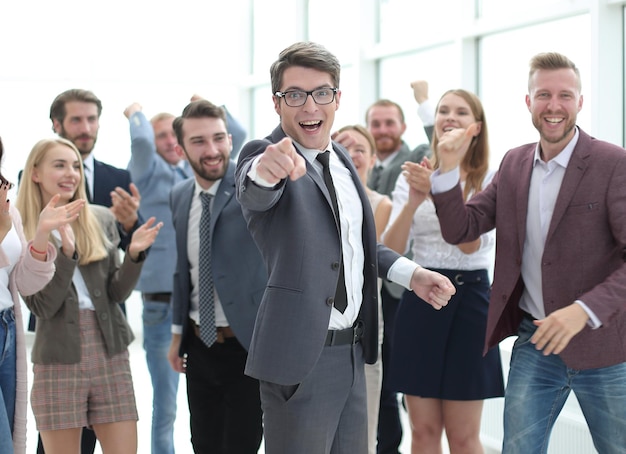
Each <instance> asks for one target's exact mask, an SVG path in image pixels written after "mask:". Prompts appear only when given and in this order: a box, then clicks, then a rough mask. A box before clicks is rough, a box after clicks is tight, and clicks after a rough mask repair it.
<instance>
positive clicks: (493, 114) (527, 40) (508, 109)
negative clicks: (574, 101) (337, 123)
mask: <svg viewBox="0 0 626 454" xmlns="http://www.w3.org/2000/svg"><path fill="white" fill-rule="evenodd" d="M590 41H591V32H590V26H589V15H587V14H585V15H581V16H575V17H572V18H568V19H563V20H559V21H553V22H549V23H545V24H539V25H535V26H531V27H525V28H520V29H517V30H512V31H508V32H504V33H498V34H494V35H490V36H486V37H484V38H483V39H482V40H481V42H480V49H481V50H480V54H481V59H480V79H479V81H480V89H479V92H480V98H481V100H482V102H483V105H484V107H485V115H486V117H487V119H488V122H489V136H490V144H491V163H492V167H496V166H497V165H498V164H499V162H500V159H501V158H502V156H503V155H504V153H505V152H506V151H507V150H509V149H511V148H513V147H516V146H518V145H522V144H524V143H528V142H536V141H537V138H538V135H537V132H536V130H535V129H534V127H533V125H532V122H531V119H530V113H529V112H528V108H527V107H526V103H525V96H526V94H527V93H528V63H529V61H530V59H531V58H532V57H533V56H534V55H535V54H537V53H539V52H546V51H556V52H560V53H562V54H564V55H566V56H567V57H569V58H570V59H571V60H572V61H573V62H574V63H575V64H576V66H578V68H579V69H580V73H581V79H582V86H583V91H582V92H583V99H584V104H583V109H582V110H581V112H580V113H579V114H578V122H577V123H578V124H579V125H580V126H581V128H583V129H585V130H586V131H590V129H591V110H592V109H593V99H591V97H590V96H588V93H589V91H586V90H585V87H587V88H588V89H589V87H590V86H591V80H590V62H591V49H590Z"/></svg>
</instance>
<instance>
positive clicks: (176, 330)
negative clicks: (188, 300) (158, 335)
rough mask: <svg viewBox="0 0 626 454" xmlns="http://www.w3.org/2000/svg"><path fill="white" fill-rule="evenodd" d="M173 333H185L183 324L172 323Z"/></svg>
mask: <svg viewBox="0 0 626 454" xmlns="http://www.w3.org/2000/svg"><path fill="white" fill-rule="evenodd" d="M172 334H183V326H182V325H172Z"/></svg>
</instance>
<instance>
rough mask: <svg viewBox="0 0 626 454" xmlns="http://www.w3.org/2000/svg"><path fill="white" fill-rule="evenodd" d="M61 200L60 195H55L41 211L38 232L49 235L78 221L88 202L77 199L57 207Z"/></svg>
mask: <svg viewBox="0 0 626 454" xmlns="http://www.w3.org/2000/svg"><path fill="white" fill-rule="evenodd" d="M60 198H61V196H60V194H56V195H54V196H53V197H52V198H51V199H50V201H49V202H48V204H47V205H46V206H45V207H44V208H43V210H41V213H40V214H39V223H38V224H37V230H38V231H41V232H42V233H44V234H46V235H48V234H50V232H52V231H53V230H57V229H59V228H60V227H62V226H64V225H67V224H71V223H72V222H74V221H75V220H76V219H78V216H79V214H80V211H81V210H82V209H83V207H84V206H85V203H86V201H85V200H84V199H77V200H74V201H72V202H70V203H68V204H66V205H61V206H56V204H57V203H58V202H59V199H60Z"/></svg>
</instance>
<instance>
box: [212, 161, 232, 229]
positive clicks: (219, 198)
mask: <svg viewBox="0 0 626 454" xmlns="http://www.w3.org/2000/svg"><path fill="white" fill-rule="evenodd" d="M234 194H235V163H234V162H233V161H230V162H229V163H228V168H227V169H226V173H225V174H224V177H223V178H222V181H220V185H219V187H218V188H217V192H216V193H215V200H213V207H212V208H211V232H213V227H215V223H216V222H217V219H218V218H219V216H220V214H221V212H222V210H223V209H224V207H225V206H226V204H227V203H228V201H229V200H230V199H231V198H232V197H233V196H234Z"/></svg>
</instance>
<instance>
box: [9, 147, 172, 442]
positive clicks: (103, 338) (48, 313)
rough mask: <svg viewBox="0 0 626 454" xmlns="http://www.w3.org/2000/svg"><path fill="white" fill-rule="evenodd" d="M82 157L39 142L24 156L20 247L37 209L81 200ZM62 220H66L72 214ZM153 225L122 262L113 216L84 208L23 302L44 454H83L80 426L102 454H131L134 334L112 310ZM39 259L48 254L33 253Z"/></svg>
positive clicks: (59, 232) (58, 236)
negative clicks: (31, 329) (47, 272)
mask: <svg viewBox="0 0 626 454" xmlns="http://www.w3.org/2000/svg"><path fill="white" fill-rule="evenodd" d="M83 178H84V175H83V168H82V162H81V157H80V153H79V152H78V150H77V149H76V147H75V146H74V144H72V143H71V142H69V141H67V140H65V139H61V138H55V139H44V140H41V141H39V142H37V143H36V144H35V146H34V147H33V149H32V151H31V152H30V155H29V156H28V159H27V162H26V166H25V168H24V173H23V175H22V181H21V184H20V188H19V191H18V196H17V208H18V209H19V211H20V213H21V215H22V219H23V224H24V232H25V235H26V238H32V237H33V236H35V232H36V220H37V218H38V217H39V213H40V212H41V210H42V208H43V207H44V206H46V205H47V204H48V202H49V201H50V200H53V199H54V198H55V197H57V194H59V195H60V197H59V201H58V205H60V206H63V207H70V206H72V203H73V202H75V201H76V200H81V201H82V200H86V196H85V184H84V182H83V181H84V180H83ZM67 216H68V217H69V216H72V213H71V212H68V213H67ZM154 224H155V219H154V218H150V219H149V220H148V221H147V222H146V223H145V224H144V225H143V226H141V227H140V228H138V229H137V230H136V231H135V232H134V233H133V235H132V238H131V242H130V244H129V246H128V248H127V250H126V252H125V254H124V259H123V261H122V262H121V263H120V256H119V253H118V250H117V243H118V242H119V241H120V238H119V234H118V231H117V228H116V224H115V218H114V216H113V214H112V213H111V212H110V211H109V209H107V208H104V207H100V206H97V205H90V204H86V205H85V206H84V208H83V209H82V211H81V212H80V215H79V216H78V217H77V218H76V219H75V220H74V221H73V222H71V223H70V224H66V225H62V226H59V227H58V228H57V229H56V230H55V231H53V232H52V233H53V235H52V238H53V241H54V243H55V246H56V249H57V257H56V262H55V264H56V272H55V274H54V277H53V278H52V280H51V281H50V282H49V283H48V285H46V286H45V287H44V288H43V289H42V290H40V291H39V292H37V293H35V294H34V295H31V296H28V297H26V298H25V302H26V305H27V306H28V308H29V309H30V310H31V311H32V312H33V313H34V314H35V315H36V316H37V318H38V321H37V328H36V334H35V343H34V345H33V350H32V353H31V357H32V361H33V363H34V367H33V372H34V383H33V387H32V391H31V406H32V409H33V414H34V415H35V421H36V422H37V429H38V430H39V431H40V433H41V438H42V440H43V444H44V448H45V451H46V453H47V454H55V453H64V454H65V453H79V451H80V435H81V430H82V427H84V426H91V427H93V429H94V431H95V432H96V436H97V437H98V439H99V440H100V444H101V446H102V451H103V453H105V454H107V453H115V454H127V453H128V454H129V453H136V452H137V408H136V405H135V395H134V390H133V383H132V377H131V372H130V365H129V361H128V349H127V347H128V344H129V343H130V342H131V341H132V340H133V338H134V336H133V333H132V331H131V329H130V327H129V326H128V323H127V322H126V319H125V317H124V315H123V314H122V311H121V309H120V308H119V305H118V304H117V301H123V300H124V299H126V298H127V297H128V295H129V294H130V293H131V291H132V290H133V288H134V286H135V283H136V282H137V278H138V277H139V273H140V271H141V267H142V263H143V261H144V258H145V251H146V250H147V249H148V248H149V247H150V246H151V245H152V243H153V242H154V239H155V238H156V236H157V234H158V232H159V229H160V227H161V224H160V223H159V224H156V225H154ZM31 251H32V252H34V253H36V254H40V255H42V256H43V255H44V254H45V253H46V252H45V251H44V250H40V249H37V246H36V245H35V246H34V247H32V248H31Z"/></svg>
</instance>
